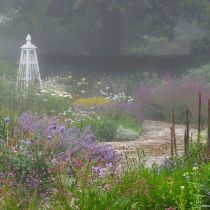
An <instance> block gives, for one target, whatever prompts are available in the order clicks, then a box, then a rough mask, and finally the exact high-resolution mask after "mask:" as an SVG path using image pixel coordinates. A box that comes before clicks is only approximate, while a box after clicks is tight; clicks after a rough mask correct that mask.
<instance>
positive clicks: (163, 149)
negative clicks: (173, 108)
mask: <svg viewBox="0 0 210 210" xmlns="http://www.w3.org/2000/svg"><path fill="white" fill-rule="evenodd" d="M170 126H171V124H170V123H166V122H159V121H145V122H144V123H143V132H142V133H141V134H140V136H139V138H138V139H136V140H135V141H123V142H111V144H112V145H113V146H114V148H115V149H116V151H117V152H119V153H121V154H122V155H123V157H127V159H128V160H133V159H138V151H144V153H145V155H146V165H147V166H148V167H150V166H151V165H152V164H153V163H157V164H161V163H162V162H163V161H164V160H165V159H166V158H167V157H169V156H170ZM184 130H185V126H184V125H176V126H175V132H176V140H177V150H178V154H179V155H181V154H183V149H184V142H183V139H184ZM196 135H197V132H196V130H195V129H190V136H192V137H193V138H194V137H196Z"/></svg>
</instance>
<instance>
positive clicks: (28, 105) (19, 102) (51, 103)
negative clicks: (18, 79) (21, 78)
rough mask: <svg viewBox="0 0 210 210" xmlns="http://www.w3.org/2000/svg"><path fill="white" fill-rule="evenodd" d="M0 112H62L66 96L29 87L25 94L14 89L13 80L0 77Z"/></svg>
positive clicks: (67, 104) (67, 101)
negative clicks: (40, 91) (53, 94)
mask: <svg viewBox="0 0 210 210" xmlns="http://www.w3.org/2000/svg"><path fill="white" fill-rule="evenodd" d="M0 90H1V91H0V101H1V103H0V110H1V111H0V112H2V111H4V115H6V114H9V115H11V114H12V113H16V114H21V113H23V112H25V111H29V110H30V111H32V112H39V113H41V114H43V113H50V112H51V111H55V112H57V113H58V112H63V111H65V110H67V109H68V107H69V105H70V101H69V99H68V98H63V97H55V96H51V95H50V94H48V93H43V94H40V93H39V92H37V91H36V89H34V88H31V89H30V90H29V91H28V92H27V94H25V93H23V92H21V91H19V90H17V89H16V85H15V81H13V80H11V79H8V78H3V77H0Z"/></svg>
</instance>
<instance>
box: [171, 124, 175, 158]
mask: <svg viewBox="0 0 210 210" xmlns="http://www.w3.org/2000/svg"><path fill="white" fill-rule="evenodd" d="M170 131H171V159H173V157H174V142H173V138H174V134H173V127H172V126H171V127H170Z"/></svg>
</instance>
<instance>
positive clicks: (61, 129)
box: [59, 125, 65, 133]
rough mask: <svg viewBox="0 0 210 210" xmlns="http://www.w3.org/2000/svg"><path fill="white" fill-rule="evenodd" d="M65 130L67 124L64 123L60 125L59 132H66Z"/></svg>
mask: <svg viewBox="0 0 210 210" xmlns="http://www.w3.org/2000/svg"><path fill="white" fill-rule="evenodd" d="M64 130H65V126H64V125H62V126H61V127H60V129H59V132H60V133H63V132H64Z"/></svg>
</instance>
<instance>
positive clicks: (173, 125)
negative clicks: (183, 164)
mask: <svg viewBox="0 0 210 210" xmlns="http://www.w3.org/2000/svg"><path fill="white" fill-rule="evenodd" d="M172 129H173V141H174V152H175V155H177V148H176V133H175V112H174V108H172Z"/></svg>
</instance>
